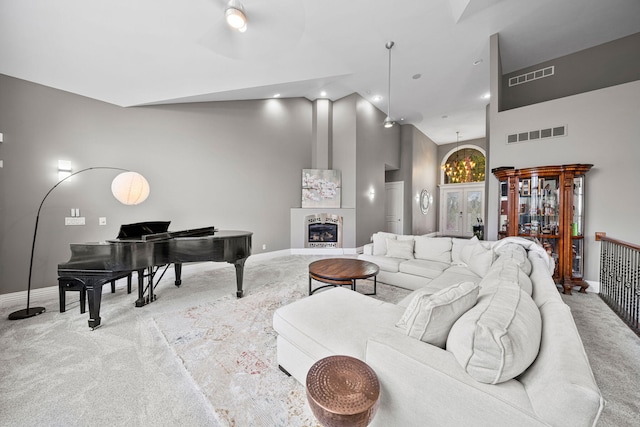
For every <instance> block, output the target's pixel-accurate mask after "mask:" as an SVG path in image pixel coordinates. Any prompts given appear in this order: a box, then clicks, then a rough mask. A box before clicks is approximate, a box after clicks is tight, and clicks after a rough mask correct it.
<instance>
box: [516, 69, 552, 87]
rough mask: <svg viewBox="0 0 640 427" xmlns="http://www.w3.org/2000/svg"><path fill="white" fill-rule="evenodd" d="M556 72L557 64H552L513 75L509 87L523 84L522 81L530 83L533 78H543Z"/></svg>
mask: <svg viewBox="0 0 640 427" xmlns="http://www.w3.org/2000/svg"><path fill="white" fill-rule="evenodd" d="M554 72H555V66H554V65H552V66H550V67H546V68H541V69H539V70H536V71H530V72H528V73H525V74H520V75H519V76H515V77H511V78H510V79H509V87H511V86H516V85H521V84H522V83H528V82H531V81H533V80H538V79H541V78H543V77H549V76H553V74H554Z"/></svg>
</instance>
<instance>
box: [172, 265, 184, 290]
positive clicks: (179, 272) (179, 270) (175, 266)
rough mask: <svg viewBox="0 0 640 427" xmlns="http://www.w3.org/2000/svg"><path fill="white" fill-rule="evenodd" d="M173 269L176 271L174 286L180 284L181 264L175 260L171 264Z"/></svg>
mask: <svg viewBox="0 0 640 427" xmlns="http://www.w3.org/2000/svg"><path fill="white" fill-rule="evenodd" d="M173 270H174V271H175V273H176V286H180V285H182V279H181V276H182V264H180V263H178V262H176V263H174V264H173Z"/></svg>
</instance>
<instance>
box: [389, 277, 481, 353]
mask: <svg viewBox="0 0 640 427" xmlns="http://www.w3.org/2000/svg"><path fill="white" fill-rule="evenodd" d="M477 298H478V284H477V283H473V282H462V283H456V284H454V285H451V286H449V287H447V288H445V289H442V290H440V291H438V292H436V293H435V294H433V295H428V294H425V293H424V292H420V291H418V292H417V293H416V294H415V295H414V297H413V300H412V301H411V303H410V304H409V306H408V307H407V309H406V310H405V312H404V313H403V315H402V317H401V318H400V320H399V321H398V323H397V324H396V326H397V327H398V328H400V329H403V330H404V331H405V332H406V334H407V335H409V336H410V337H412V338H416V339H419V340H420V341H424V342H426V343H429V344H433V345H436V346H438V347H440V348H444V346H445V344H446V342H447V336H448V335H449V330H450V329H451V327H452V326H453V324H454V323H455V321H456V320H458V318H459V317H460V316H461V315H462V314H463V313H465V312H466V311H467V310H469V309H470V308H471V307H473V306H474V304H475V303H476V300H477Z"/></svg>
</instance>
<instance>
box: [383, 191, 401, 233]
mask: <svg viewBox="0 0 640 427" xmlns="http://www.w3.org/2000/svg"><path fill="white" fill-rule="evenodd" d="M384 190H385V201H384V212H385V231H387V232H389V233H395V234H403V233H402V230H403V221H402V216H403V212H404V209H403V208H404V204H403V202H404V196H403V195H404V182H402V181H399V182H386V183H385V184H384Z"/></svg>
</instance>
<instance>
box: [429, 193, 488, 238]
mask: <svg viewBox="0 0 640 427" xmlns="http://www.w3.org/2000/svg"><path fill="white" fill-rule="evenodd" d="M483 215H484V183H482V184H480V185H478V184H451V185H443V186H441V187H440V226H439V229H440V230H439V232H440V234H443V235H446V236H460V237H471V236H473V226H474V225H478V224H480V223H481V222H482V223H484V219H483V217H484V216H483Z"/></svg>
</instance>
